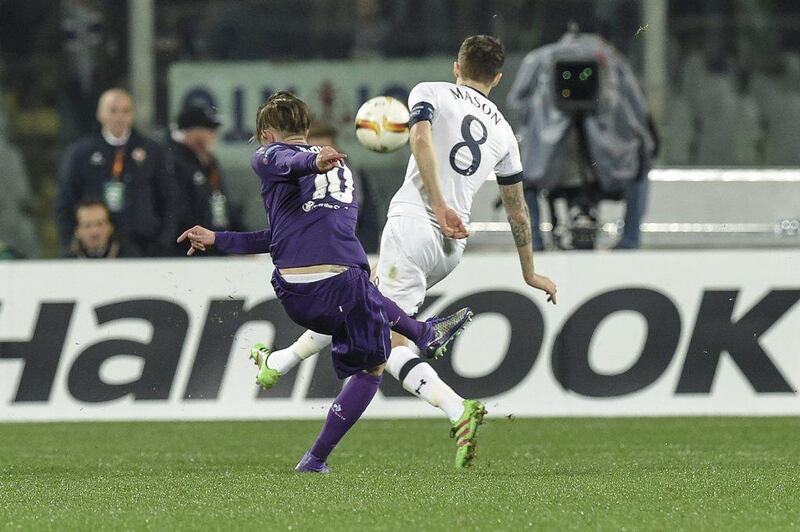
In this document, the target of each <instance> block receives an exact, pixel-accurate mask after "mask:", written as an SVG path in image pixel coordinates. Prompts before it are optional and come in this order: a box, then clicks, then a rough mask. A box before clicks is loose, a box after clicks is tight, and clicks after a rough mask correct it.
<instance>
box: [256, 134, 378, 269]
mask: <svg viewBox="0 0 800 532" xmlns="http://www.w3.org/2000/svg"><path fill="white" fill-rule="evenodd" d="M319 150H320V148H319V147H318V146H309V145H306V144H283V143H279V142H276V143H273V144H268V145H266V146H262V147H260V148H259V149H258V150H256V152H255V153H254V154H253V160H252V166H253V170H255V172H256V174H258V176H259V177H260V178H261V197H262V198H263V199H264V208H265V209H266V211H267V219H268V220H269V224H270V231H271V238H272V240H271V242H270V245H269V253H270V255H272V262H273V263H274V264H275V266H277V267H278V268H296V267H299V266H314V265H317V264H341V265H343V266H353V267H358V268H362V269H364V270H366V271H369V262H368V260H367V255H366V253H365V252H364V248H363V247H361V242H359V241H358V238H356V221H357V219H358V203H357V201H356V191H355V188H354V182H353V173H352V171H351V170H350V169H349V168H348V167H347V166H346V165H344V166H342V167H336V168H334V169H333V170H331V171H329V172H327V173H325V174H320V173H318V170H317V164H316V160H317V153H319Z"/></svg>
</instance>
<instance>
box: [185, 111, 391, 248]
mask: <svg viewBox="0 0 800 532" xmlns="http://www.w3.org/2000/svg"><path fill="white" fill-rule="evenodd" d="M338 134H339V132H338V131H337V130H336V128H335V127H334V126H332V125H330V124H327V123H323V122H318V123H314V124H311V128H310V129H309V130H308V143H309V144H311V145H312V146H331V147H332V148H334V149H338V148H337V145H336V137H337V136H338ZM348 166H349V167H350V168H351V169H352V170H353V180H354V181H355V182H356V187H355V188H356V190H357V191H358V223H357V224H356V236H357V237H358V239H359V240H360V241H361V245H362V246H364V250H365V251H366V252H367V253H377V252H378V247H379V246H380V224H379V223H378V214H377V211H376V207H375V200H374V199H373V197H372V193H371V192H370V187H369V178H367V176H366V174H365V173H364V171H363V170H360V169H356V168H355V165H354V162H353V161H351V160H348ZM187 227H188V226H187Z"/></svg>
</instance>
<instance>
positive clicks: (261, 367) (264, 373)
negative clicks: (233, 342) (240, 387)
mask: <svg viewBox="0 0 800 532" xmlns="http://www.w3.org/2000/svg"><path fill="white" fill-rule="evenodd" d="M271 353H272V352H271V351H270V349H269V347H267V346H266V345H265V344H255V345H254V346H253V347H251V348H250V359H251V360H252V361H253V362H255V364H256V366H258V375H256V384H258V385H259V386H261V387H262V388H264V389H265V390H269V389H270V388H272V387H273V386H275V383H276V382H278V379H280V378H281V374H280V373H278V371H277V370H274V369H272V368H270V367H267V359H268V358H269V355H270V354H271Z"/></svg>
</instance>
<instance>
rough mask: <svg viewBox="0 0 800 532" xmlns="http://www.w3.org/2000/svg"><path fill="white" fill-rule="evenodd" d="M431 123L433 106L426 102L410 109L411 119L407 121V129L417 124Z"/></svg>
mask: <svg viewBox="0 0 800 532" xmlns="http://www.w3.org/2000/svg"><path fill="white" fill-rule="evenodd" d="M425 120H427V121H428V122H433V106H432V105H431V104H429V103H428V102H418V103H417V104H415V105H414V107H412V108H411V117H410V118H409V119H408V129H411V126H413V125H414V124H416V123H417V122H423V121H425Z"/></svg>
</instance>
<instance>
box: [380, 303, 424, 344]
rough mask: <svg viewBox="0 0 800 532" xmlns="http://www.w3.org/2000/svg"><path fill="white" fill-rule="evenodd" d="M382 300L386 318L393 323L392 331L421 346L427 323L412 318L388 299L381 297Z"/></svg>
mask: <svg viewBox="0 0 800 532" xmlns="http://www.w3.org/2000/svg"><path fill="white" fill-rule="evenodd" d="M381 299H382V300H383V310H385V311H386V316H387V317H388V318H389V321H390V322H392V330H393V331H395V332H397V333H400V334H402V335H403V336H405V337H406V338H408V339H409V340H411V341H412V342H414V343H415V344H417V345H419V342H420V340H422V337H423V335H424V334H425V332H426V324H425V322H422V321H417V320H415V319H414V318H412V317H410V316H409V315H408V314H406V313H405V312H403V310H402V309H401V308H400V307H398V306H397V303H395V302H394V301H392V300H391V299H389V298H388V297H385V296H383V295H381Z"/></svg>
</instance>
